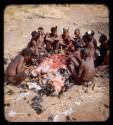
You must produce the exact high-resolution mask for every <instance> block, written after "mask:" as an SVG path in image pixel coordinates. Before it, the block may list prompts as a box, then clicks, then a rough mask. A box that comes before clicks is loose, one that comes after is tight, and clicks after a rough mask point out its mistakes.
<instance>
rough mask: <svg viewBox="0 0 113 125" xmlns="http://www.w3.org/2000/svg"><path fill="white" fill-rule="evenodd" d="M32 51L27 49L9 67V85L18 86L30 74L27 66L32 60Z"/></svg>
mask: <svg viewBox="0 0 113 125" xmlns="http://www.w3.org/2000/svg"><path fill="white" fill-rule="evenodd" d="M31 55H32V51H31V50H30V49H28V48H25V49H23V50H22V51H21V53H20V54H18V55H17V56H16V57H15V58H14V59H13V60H12V61H11V63H10V64H9V65H8V67H7V80H8V83H12V84H18V83H20V82H21V81H23V80H24V79H25V78H26V77H27V75H28V74H29V70H30V69H29V68H28V67H26V64H27V63H28V61H29V60H30V58H31Z"/></svg>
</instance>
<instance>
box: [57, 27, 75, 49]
mask: <svg viewBox="0 0 113 125" xmlns="http://www.w3.org/2000/svg"><path fill="white" fill-rule="evenodd" d="M72 40H73V39H72V38H71V36H70V35H69V28H68V29H66V28H63V34H61V36H60V41H59V43H60V49H61V50H66V49H68V50H71V49H72V47H73V44H72Z"/></svg>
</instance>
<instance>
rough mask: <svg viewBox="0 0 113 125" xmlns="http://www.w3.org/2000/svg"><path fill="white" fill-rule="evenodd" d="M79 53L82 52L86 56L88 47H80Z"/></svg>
mask: <svg viewBox="0 0 113 125" xmlns="http://www.w3.org/2000/svg"><path fill="white" fill-rule="evenodd" d="M80 53H81V54H83V55H85V56H86V57H88V49H86V48H82V49H81V50H80Z"/></svg>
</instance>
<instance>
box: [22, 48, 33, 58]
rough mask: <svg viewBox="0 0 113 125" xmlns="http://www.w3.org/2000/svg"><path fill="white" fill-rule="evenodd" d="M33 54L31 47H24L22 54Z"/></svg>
mask: <svg viewBox="0 0 113 125" xmlns="http://www.w3.org/2000/svg"><path fill="white" fill-rule="evenodd" d="M32 54H33V52H32V50H31V49H29V48H24V49H23V50H22V51H21V55H23V56H31V55H32Z"/></svg>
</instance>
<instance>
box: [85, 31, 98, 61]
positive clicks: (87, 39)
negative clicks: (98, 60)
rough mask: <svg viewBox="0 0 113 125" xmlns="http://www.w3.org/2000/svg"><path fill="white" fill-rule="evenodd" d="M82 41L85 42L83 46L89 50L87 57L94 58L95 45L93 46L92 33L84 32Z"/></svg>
mask: <svg viewBox="0 0 113 125" xmlns="http://www.w3.org/2000/svg"><path fill="white" fill-rule="evenodd" d="M83 41H84V42H85V45H84V48H87V49H88V50H89V51H88V52H89V57H91V58H93V60H95V52H96V50H95V47H94V43H93V42H92V35H91V34H88V33H86V34H85V35H84V36H83Z"/></svg>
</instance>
